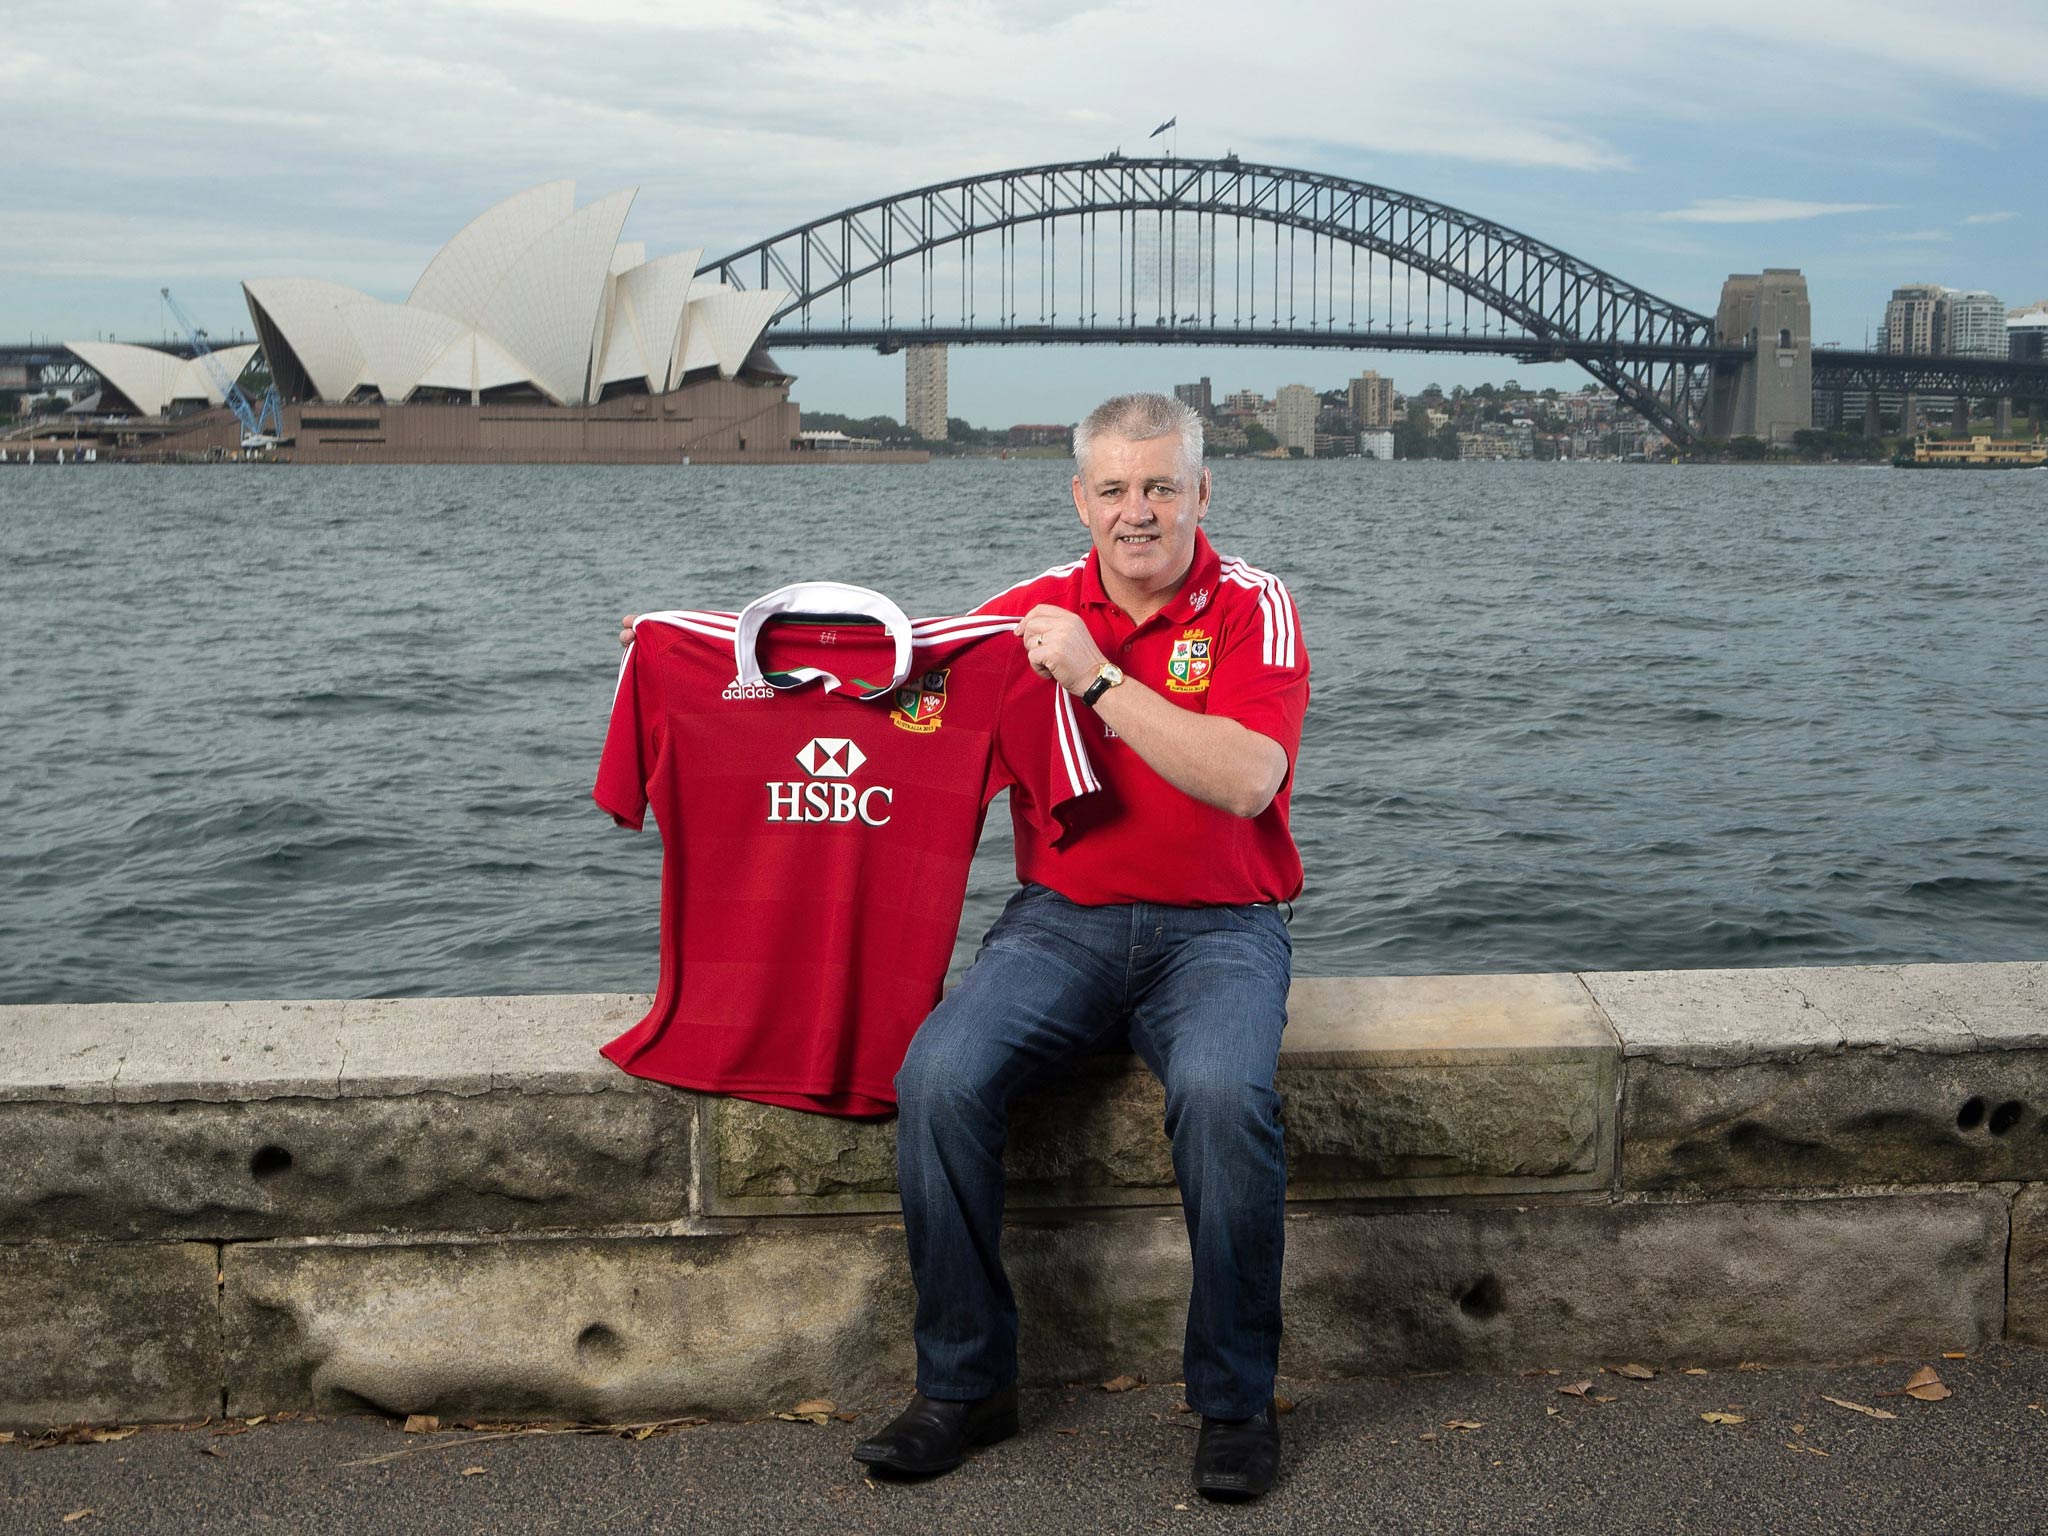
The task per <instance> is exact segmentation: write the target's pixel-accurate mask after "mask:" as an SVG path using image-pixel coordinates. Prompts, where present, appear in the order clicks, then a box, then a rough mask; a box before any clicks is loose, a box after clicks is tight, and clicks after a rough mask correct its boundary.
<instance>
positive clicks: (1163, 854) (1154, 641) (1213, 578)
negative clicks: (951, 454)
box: [976, 528, 1309, 907]
mask: <svg viewBox="0 0 2048 1536" xmlns="http://www.w3.org/2000/svg"><path fill="white" fill-rule="evenodd" d="M1039 603H1050V604H1052V605H1053V606H1055V607H1059V608H1065V609H1067V610H1069V611H1070V612H1073V613H1078V614H1080V615H1081V618H1082V620H1083V621H1084V622H1085V623H1086V624H1087V626H1088V632H1089V633H1090V634H1091V635H1093V636H1094V637H1095V643H1096V644H1097V645H1098V646H1100V647H1101V648H1102V654H1103V655H1104V656H1107V657H1108V658H1109V659H1110V660H1111V661H1113V662H1115V663H1116V664H1117V665H1118V666H1120V667H1122V668H1123V669H1124V672H1125V674H1126V675H1127V676H1128V677H1130V678H1131V679H1133V680H1135V681H1137V682H1140V683H1143V684H1144V685H1145V686H1146V687H1147V688H1150V689H1152V690H1153V692H1155V693H1158V694H1160V695H1161V696H1162V697H1164V698H1166V699H1169V700H1171V701H1172V702H1173V703H1175V704H1177V705H1179V706H1180V707H1181V708H1182V709H1191V710H1194V711H1196V712H1197V713H1198V714H1205V715H1225V716H1228V717H1229V718H1230V719H1232V720H1235V721H1237V722H1238V723H1239V724H1240V725H1242V726H1244V727H1245V728H1246V729H1248V730H1253V731H1257V732H1258V733H1259V734H1260V735H1261V736H1265V737H1269V738H1271V739H1272V740H1274V741H1277V742H1278V743H1279V744H1280V746H1281V749H1282V750H1283V751H1285V752H1286V754H1287V776H1286V778H1284V779H1283V780H1281V782H1280V792H1279V793H1278V794H1277V795H1275V796H1274V797H1273V803H1272V804H1271V805H1269V806H1267V807H1266V809H1265V810H1263V811H1261V812H1260V813H1259V814H1258V815H1256V816H1254V817H1251V818H1250V819H1246V818H1244V817H1241V816H1233V815H1231V814H1230V813H1229V812H1228V811H1221V810H1218V809H1216V808H1215V807H1214V806H1209V805H1204V804H1203V803H1202V802H1201V801H1199V800H1197V799H1195V798H1194V797H1193V796H1191V795H1187V794H1184V793H1182V792H1181V791H1180V790H1178V789H1175V788H1174V787H1173V786H1172V785H1171V784H1169V783H1167V782H1166V780H1164V779H1162V778H1161V777H1160V776H1159V775H1158V774H1157V773H1155V772H1153V770H1152V769H1151V768H1149V767H1148V766H1146V764H1145V761H1144V759H1143V758H1141V757H1139V756H1138V754H1137V753H1135V752H1133V751H1132V750H1131V749H1130V748H1129V747H1127V746H1125V745H1124V743H1123V742H1122V741H1121V740H1120V739H1119V738H1118V737H1117V735H1116V733H1115V732H1113V731H1112V730H1110V728H1109V727H1108V726H1107V725H1106V724H1104V723H1103V722H1102V720H1100V719H1099V718H1096V717H1095V716H1094V712H1093V711H1091V710H1087V709H1083V710H1081V711H1079V713H1080V715H1081V717H1082V718H1081V728H1082V730H1083V731H1084V732H1086V733H1087V742H1088V750H1089V755H1090V756H1091V757H1092V758H1093V760H1094V763H1095V767H1096V770H1097V773H1098V775H1099V776H1100V778H1101V780H1102V785H1103V789H1102V793H1100V794H1096V795H1090V796H1088V797H1087V798H1086V799H1085V800H1084V801H1081V802H1078V803H1077V804H1076V805H1075V807H1074V809H1073V812H1072V814H1071V816H1070V818H1069V822H1068V826H1069V829H1070V835H1069V836H1067V837H1066V838H1064V839H1062V840H1061V841H1060V843H1059V844H1058V845H1057V846H1053V845H1051V844H1049V843H1048V842H1047V841H1046V840H1045V839H1044V838H1043V837H1042V836H1040V835H1039V834H1038V833H1037V832H1036V831H1035V830H1034V829H1033V828H1032V827H1031V826H1029V825H1027V824H1026V823H1025V822H1024V821H1022V820H1017V818H1016V817H1014V816H1013V818H1012V820H1013V821H1014V822H1015V834H1016V835H1015V841H1016V849H1017V876H1018V878H1019V879H1020V880H1029V881H1036V882H1037V883H1038V884H1040V885H1046V886H1050V887H1051V888H1052V889H1053V890H1055V891H1058V892H1059V893H1060V894H1061V895H1062V896H1065V897H1066V898H1068V899H1069V900H1070V901H1076V902H1079V903H1081V904H1082V905H1083V906H1107V905H1110V904H1112V903H1117V902H1131V901H1151V902H1158V903H1160V904H1162V905H1168V906H1177V907H1208V906H1225V905H1236V904H1239V903H1243V902H1252V901H1287V900H1292V899H1293V898H1294V897H1295V896H1297V895H1298V894H1300V891H1301V855H1300V853H1299V852H1298V851H1297V850H1296V848H1295V846H1294V837H1293V834H1292V833H1291V832H1289V830H1288V825H1287V817H1288V800H1289V797H1290V796H1291V795H1292V793H1293V790H1294V762H1295V756H1296V753H1297V751H1298V750H1299V748H1300V746H1301V717H1302V714H1303V713H1304V712H1305V711H1306V710H1307V708H1308V691H1309V689H1308V650H1307V647H1306V646H1304V645H1303V644H1302V639H1301V620H1300V615H1299V614H1298V613H1297V612H1296V610H1295V606H1294V599H1293V598H1292V597H1290V596H1289V595H1288V592H1287V588H1286V587H1285V586H1284V585H1283V584H1282V583H1281V581H1280V578H1279V577H1277V576H1273V575H1270V574H1269V573H1267V572H1265V571H1261V570H1258V569H1256V568H1255V567H1253V566H1250V565H1247V564H1245V562H1244V561H1242V560H1237V559H1233V558H1231V557H1229V556H1219V555H1218V554H1217V553H1216V550H1215V548H1214V547H1213V546H1212V545H1211V544H1210V543H1209V540H1208V537H1207V536H1206V535H1205V534H1203V533H1202V531H1201V530H1200V529H1199V528H1198V529H1196V530H1195V559H1194V564H1193V565H1192V566H1191V567H1190V568H1189V571H1188V578H1187V580H1186V581H1185V582H1183V583H1182V584H1181V589H1180V590H1179V591H1178V592H1177V593H1175V594H1174V597H1173V600H1172V601H1171V602H1169V603H1168V604H1167V605H1166V606H1165V607H1164V608H1162V609H1160V611H1159V612H1158V613H1156V614H1154V615H1153V616H1152V617H1151V618H1150V619H1147V620H1146V621H1145V622H1144V623H1143V624H1133V623H1132V622H1131V619H1130V616H1129V615H1128V614H1126V613H1125V612H1124V611H1123V610H1122V609H1120V608H1118V607H1117V606H1116V604H1115V603H1113V602H1111V601H1110V598H1109V594H1108V593H1107V592H1105V591H1104V590H1103V587H1102V573H1101V570H1100V568H1099V564H1098V561H1097V559H1096V555H1095V552H1094V551H1093V550H1090V551H1089V553H1088V558H1087V559H1086V560H1077V561H1075V562H1074V563H1072V564H1071V565H1062V566H1055V567H1054V568H1053V569H1052V570H1049V571H1047V572H1046V573H1045V574H1044V575H1042V576H1037V577H1034V578H1033V579H1032V580H1030V581H1026V582H1022V583H1020V584H1018V585H1017V586H1014V587H1011V588H1010V589H1009V590H1008V591H1005V592H1000V593H998V594H996V596H994V597H992V598H990V599H989V600H988V601H987V602H985V603H983V604H982V605H981V607H980V608H979V609H977V610H976V611H977V612H979V613H1025V612H1028V611H1029V610H1030V609H1031V608H1032V607H1034V606H1036V605H1037V604H1039Z"/></svg>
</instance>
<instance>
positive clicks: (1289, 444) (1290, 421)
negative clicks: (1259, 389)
mask: <svg viewBox="0 0 2048 1536" xmlns="http://www.w3.org/2000/svg"><path fill="white" fill-rule="evenodd" d="M1321 409H1322V401H1321V400H1320V399H1319V398H1317V395H1316V392H1315V391H1314V390H1313V389H1310V388H1309V387H1308V385H1306V384H1283V385H1281V386H1280V389H1279V391H1278V392H1277V393H1276V394H1275V395H1274V396H1273V425H1272V426H1271V427H1270V428H1268V429H1267V430H1269V431H1270V432H1271V433H1272V434H1273V436H1274V438H1275V439H1277V440H1278V442H1279V444H1280V446H1281V447H1282V448H1285V449H1286V450H1288V452H1290V453H1292V452H1293V451H1294V450H1295V449H1297V448H1299V449H1300V450H1301V451H1302V453H1304V454H1311V453H1314V452H1315V448H1316V413H1317V412H1318V411H1320V410H1321Z"/></svg>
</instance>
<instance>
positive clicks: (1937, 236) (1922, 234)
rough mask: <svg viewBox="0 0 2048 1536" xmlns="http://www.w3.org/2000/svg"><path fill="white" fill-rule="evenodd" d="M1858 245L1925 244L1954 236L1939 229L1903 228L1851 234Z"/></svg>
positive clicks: (1950, 238) (1851, 237)
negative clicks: (1895, 230) (1886, 232)
mask: <svg viewBox="0 0 2048 1536" xmlns="http://www.w3.org/2000/svg"><path fill="white" fill-rule="evenodd" d="M1849 238H1850V239H1851V240H1854V241H1856V242H1857V243H1858V244H1859V245H1925V244H1927V243H1928V242H1929V241H1936V240H1952V239H1954V238H1955V237H1954V236H1953V235H1951V234H1949V233H1948V231H1946V230H1941V229H1905V230H1899V231H1897V232H1895V233H1893V234H1887V235H1851V236H1850V237H1849Z"/></svg>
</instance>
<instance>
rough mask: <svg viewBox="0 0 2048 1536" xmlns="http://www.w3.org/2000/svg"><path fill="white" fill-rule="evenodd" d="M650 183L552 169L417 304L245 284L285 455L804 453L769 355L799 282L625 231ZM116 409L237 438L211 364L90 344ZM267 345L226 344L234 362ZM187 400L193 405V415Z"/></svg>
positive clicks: (480, 220)
mask: <svg viewBox="0 0 2048 1536" xmlns="http://www.w3.org/2000/svg"><path fill="white" fill-rule="evenodd" d="M633 195H634V194H633V192H632V191H631V190H627V191H622V192H614V193H612V194H610V195H609V196H606V197H601V198H599V199H597V200H596V201H595V202H591V203H586V204H585V205H584V206H583V207H581V208H578V207H576V206H575V184H574V183H573V182H570V181H551V182H547V183H545V184H544V185H541V186H537V187H533V188H531V189H529V190H528V191H525V192H521V193H519V194H518V195H517V196H514V197H510V198H507V199H506V200H505V201H504V202H502V203H499V204H498V205H497V206H496V207H493V208H491V209H488V210H487V211H485V212H484V213H482V214H480V215H479V216H478V217H477V218H475V219H473V220H472V221H471V222H470V223H469V224H468V225H467V226H466V227H465V228H464V229H463V230H462V231H461V232H460V233H459V234H457V235H456V236H455V238H454V239H452V240H450V241H449V242H448V243H447V244H446V245H445V246H443V247H442V248H441V250H440V251H439V252H438V253H437V254H436V255H435V256H434V258H433V259H432V260H431V261H429V262H428V263H427V266H426V270H425V271H423V272H422V273H421V274H420V276H419V280H418V281H417V282H416V283H414V284H413V287H412V292H411V293H410V294H408V295H407V296H406V299H405V301H404V302H403V303H397V304H394V303H389V302H387V301H385V300H381V299H377V298H373V297H372V296H370V295H369V294H366V293H361V292H358V291H357V290H356V289H353V288H349V287H346V286H344V285H343V284H341V283H336V282H329V281H327V280H325V279H322V278H315V277H260V278H251V279H249V280H248V281H246V282H244V283H243V284H242V291H243V294H244V296H245V298H246V299H247V301H248V305H249V315H250V318H251V320H252V321H253V322H254V325H255V333H256V336H257V338H258V340H259V341H260V343H261V349H262V353H263V358H264V361H265V362H266V363H267V365H268V367H269V371H270V377H271V379H272V380H273V381H274V383H275V384H276V386H277V389H278V392H279V395H280V396H281V398H282V400H283V402H284V425H283V435H284V436H285V437H286V438H288V439H289V447H288V448H287V449H286V450H285V452H284V454H283V456H284V457H288V458H291V459H294V460H297V461H299V462H316V463H369V462H380V463H520V462H525V463H598V462H603V463H677V462H681V461H683V460H685V459H690V460H695V461H697V462H715V461H733V460H745V461H754V462H759V461H764V460H766V461H771V462H772V461H776V460H783V459H795V458H797V457H799V456H800V454H799V450H798V442H799V435H798V410H797V407H796V405H795V404H793V403H792V402H791V401H790V399H789V385H790V377H789V375H787V374H784V373H782V372H781V371H780V370H779V369H778V368H777V367H776V365H775V363H774V360H773V359H772V358H770V357H769V356H768V354H767V353H766V352H765V351H763V350H761V349H760V346H759V342H760V337H761V333H762V331H763V330H764V329H765V328H766V327H767V324H768V322H769V320H770V319H771V318H772V316H773V315H774V313H775V310H776V308H777V307H778V306H779V305H781V304H782V303H784V302H785V301H786V299H787V298H788V295H787V294H786V293H785V292H783V291H782V290H780V289H736V288H729V287H726V286H724V285H722V284H720V283H718V282H716V281H713V280H709V279H703V278H699V277H698V276H697V275H696V269H697V266H698V262H699V259H700V257H701V255H702V252H701V251H696V250H686V251H676V252H673V253H670V254H668V255H663V256H656V257H654V258H652V259H650V258H649V257H648V255H647V250H646V247H645V246H644V245H642V244H639V243H637V242H630V241H629V242H621V241H620V239H619V232H620V230H621V229H622V228H623V227H624V225H625V221H626V213H627V210H628V209H629V208H630V207H631V206H632V202H633ZM71 350H72V351H73V352H75V353H76V354H77V355H78V356H79V357H80V358H81V359H82V360H84V361H85V362H86V363H87V364H88V365H89V366H91V367H92V368H93V369H94V370H95V371H96V372H97V373H98V374H99V375H100V377H101V380H102V391H101V400H100V403H99V406H98V410H99V411H100V412H101V413H109V412H111V413H118V412H120V411H121V410H122V409H123V408H129V409H131V410H132V411H133V413H134V414H136V415H139V416H145V417H167V418H168V424H169V426H170V427H173V428H175V427H176V424H177V423H178V422H180V421H183V422H186V423H188V425H186V426H185V427H183V428H182V429H178V430H170V431H166V432H165V433H164V435H160V436H156V437H154V439H153V442H152V444H151V451H152V452H176V453H191V452H195V451H196V452H205V451H208V450H211V449H216V448H218V449H224V450H232V449H234V448H235V447H236V446H237V444H238V443H239V440H240V439H239V431H238V428H237V426H236V423H235V421H234V418H233V417H232V416H231V415H230V414H229V413H228V412H226V411H224V410H213V411H203V412H198V413H196V414H195V413H194V408H195V407H200V406H219V405H220V403H221V401H220V392H219V391H218V390H217V389H215V388H214V387H213V386H212V384H211V382H210V381H209V379H208V377H207V374H206V370H205V369H204V368H203V367H202V366H201V365H200V364H199V363H197V362H187V361H184V360H181V359H179V358H176V357H173V356H171V355H170V354H168V353H165V352H160V351H156V350H154V349H152V348H146V347H132V346H124V345H120V344H117V343H95V342H77V343H73V344H72V345H71ZM251 350H253V349H250V348H231V349H224V350H223V351H222V352H220V353H219V354H217V355H218V356H219V357H220V359H221V360H222V362H223V363H224V365H225V366H226V367H227V369H228V371H229V373H230V374H233V373H236V372H238V371H239V370H240V369H241V368H242V367H243V366H244V365H246V364H247V363H248V361H249V355H250V352H251ZM181 413H182V414H181Z"/></svg>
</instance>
